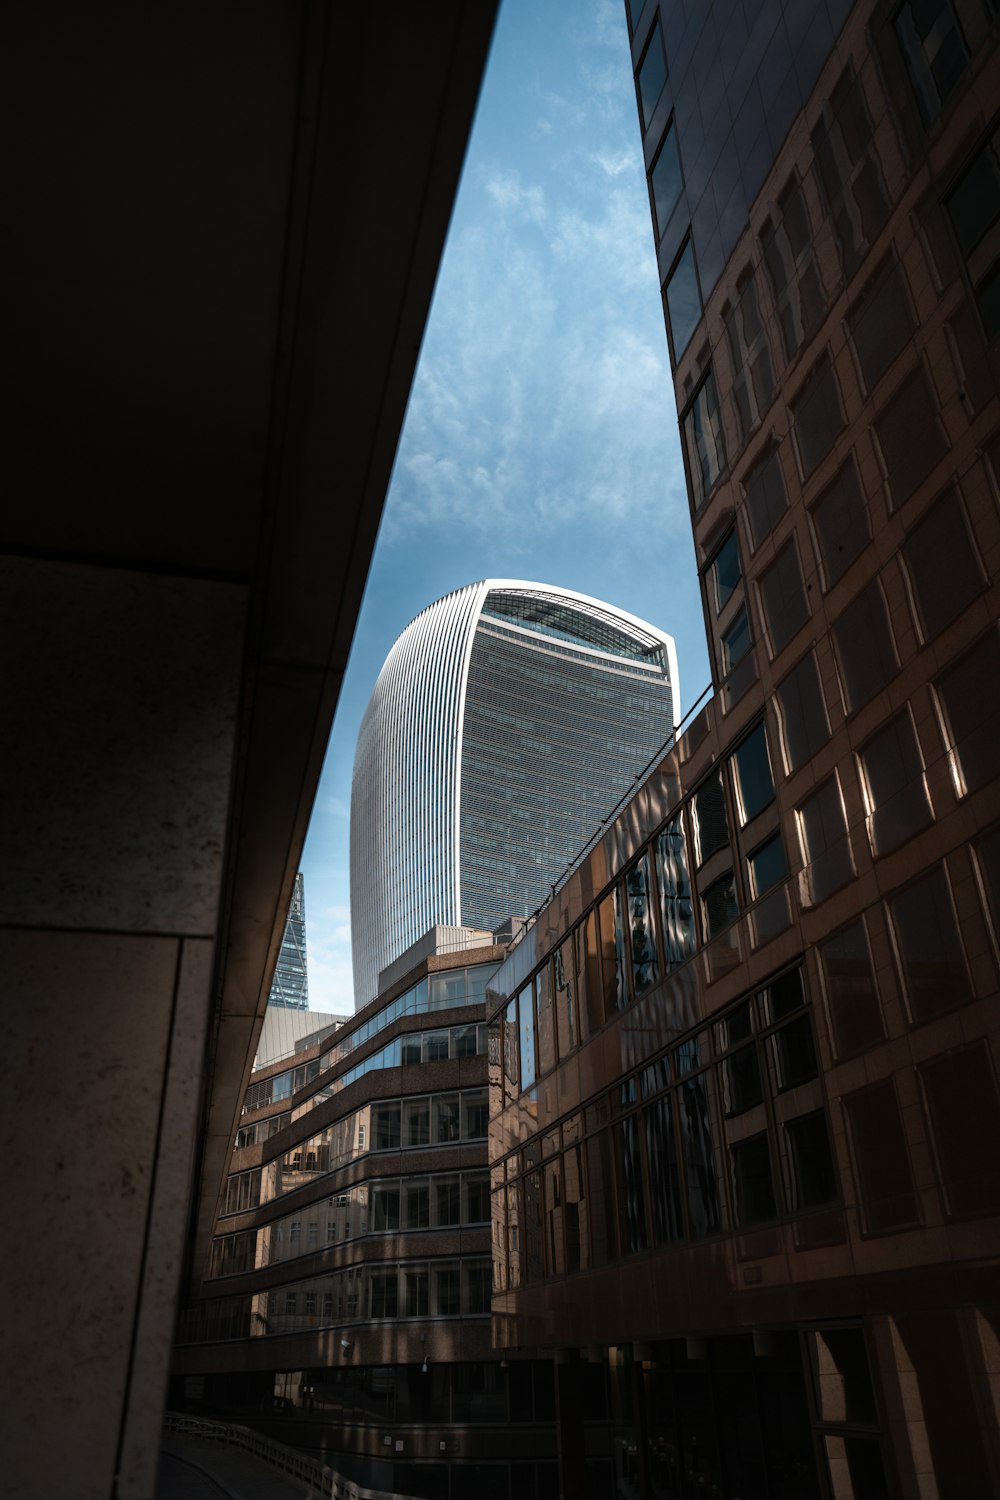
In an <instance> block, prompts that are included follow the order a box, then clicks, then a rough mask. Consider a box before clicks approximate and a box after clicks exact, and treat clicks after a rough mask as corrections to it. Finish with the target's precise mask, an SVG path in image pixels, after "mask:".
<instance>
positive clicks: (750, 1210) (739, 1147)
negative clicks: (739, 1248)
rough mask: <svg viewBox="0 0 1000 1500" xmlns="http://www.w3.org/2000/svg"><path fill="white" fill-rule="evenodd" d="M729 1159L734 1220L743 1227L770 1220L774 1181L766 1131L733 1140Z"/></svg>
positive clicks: (773, 1206) (772, 1214) (773, 1210)
mask: <svg viewBox="0 0 1000 1500" xmlns="http://www.w3.org/2000/svg"><path fill="white" fill-rule="evenodd" d="M729 1158H730V1162H731V1164H732V1173H733V1200H734V1207H735V1209H736V1222H737V1223H738V1224H739V1225H741V1226H746V1225H750V1224H760V1223H761V1222H763V1221H764V1220H765V1219H773V1218H774V1215H775V1204H774V1184H773V1182H772V1180H771V1155H770V1151H769V1149H768V1144H767V1133H766V1131H765V1132H761V1134H760V1135H754V1136H751V1137H750V1139H749V1140H746V1141H739V1142H735V1143H734V1144H733V1145H731V1146H730V1147H729Z"/></svg>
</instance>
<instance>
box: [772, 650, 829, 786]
mask: <svg viewBox="0 0 1000 1500" xmlns="http://www.w3.org/2000/svg"><path fill="white" fill-rule="evenodd" d="M775 703H776V706H777V709H778V717H779V719H780V720H781V742H782V747H783V749H784V753H785V764H786V767H787V769H788V771H789V772H792V771H797V770H798V768H799V767H800V766H802V765H804V764H805V763H806V761H807V760H809V759H810V758H811V757H812V756H813V755H815V753H816V751H817V750H819V749H820V748H821V747H822V746H823V745H825V744H826V742H827V740H828V739H829V738H830V720H829V718H828V717H827V712H826V701H825V699H824V697H823V686H822V683H821V682H820V677H819V667H818V665H817V662H816V655H815V652H813V651H808V652H807V653H806V655H805V656H804V657H803V658H802V660H801V661H800V662H799V663H798V665H797V666H794V667H793V668H792V670H791V671H790V672H789V673H788V675H787V676H786V677H785V678H784V679H783V680H782V681H781V682H780V683H779V684H778V687H777V690H776V692H775Z"/></svg>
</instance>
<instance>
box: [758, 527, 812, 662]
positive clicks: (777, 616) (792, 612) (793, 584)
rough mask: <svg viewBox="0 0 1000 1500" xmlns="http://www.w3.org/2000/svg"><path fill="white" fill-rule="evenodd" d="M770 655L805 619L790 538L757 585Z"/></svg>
mask: <svg viewBox="0 0 1000 1500" xmlns="http://www.w3.org/2000/svg"><path fill="white" fill-rule="evenodd" d="M757 588H758V591H759V594H760V603H761V610H762V613H763V615H764V623H765V625H766V627H767V633H768V638H769V641H770V646H771V655H772V656H777V655H778V653H779V651H782V650H783V649H784V647H785V646H787V645H788V642H789V641H790V640H791V639H792V637H793V636H794V635H796V634H797V633H798V631H800V630H801V629H802V626H803V625H804V624H805V623H806V621H807V620H808V618H809V605H808V603H807V602H806V591H805V588H804V587H803V583H802V570H801V568H800V567H799V554H798V551H797V550H796V547H795V539H794V537H792V538H790V540H789V541H788V542H786V543H785V545H784V547H783V548H782V549H781V551H780V552H779V553H778V555H777V557H776V558H775V559H774V562H773V563H771V565H770V567H769V568H768V569H767V570H766V571H765V572H764V573H762V574H761V575H760V579H759V581H758V584H757Z"/></svg>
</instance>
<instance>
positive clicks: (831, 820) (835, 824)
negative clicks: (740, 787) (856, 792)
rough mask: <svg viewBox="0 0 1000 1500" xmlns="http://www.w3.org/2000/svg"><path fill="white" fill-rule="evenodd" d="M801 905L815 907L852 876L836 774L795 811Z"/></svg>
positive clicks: (849, 843) (842, 805)
mask: <svg viewBox="0 0 1000 1500" xmlns="http://www.w3.org/2000/svg"><path fill="white" fill-rule="evenodd" d="M795 816H796V819H797V822H798V828H799V842H800V843H801V845H802V858H803V862H804V865H805V868H804V870H803V872H802V882H801V884H802V891H803V900H804V902H805V904H808V905H811V906H816V905H818V904H819V902H820V901H825V900H826V898H827V896H830V895H832V894H833V892H834V891H838V890H840V888H841V887H842V886H844V885H846V884H847V882H848V881H849V880H851V879H853V877H854V873H855V870H854V856H853V853H852V851H851V841H850V836H849V834H848V831H847V815H846V813H845V811H844V799H843V796H842V795H841V791H840V782H839V780H838V778H837V773H836V772H834V774H833V775H832V776H831V777H829V778H828V779H827V780H826V781H824V782H823V783H822V784H821V785H820V786H819V787H817V789H816V790H815V791H814V792H813V793H812V795H811V796H810V797H807V798H806V800H805V801H804V802H803V803H802V805H801V807H799V808H797V809H796V814H795Z"/></svg>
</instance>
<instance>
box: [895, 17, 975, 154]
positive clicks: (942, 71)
mask: <svg viewBox="0 0 1000 1500" xmlns="http://www.w3.org/2000/svg"><path fill="white" fill-rule="evenodd" d="M894 24H895V27H896V35H897V37H898V38H899V45H900V49H901V50H902V53H903V57H904V58H905V60H906V66H907V70H908V72H909V74H910V82H911V83H912V85H913V92H914V93H915V95H916V98H917V104H918V105H919V107H920V113H921V115H922V116H923V120H924V124H925V125H929V124H930V123H931V121H932V120H935V119H936V118H937V116H938V114H939V113H940V110H941V106H942V105H943V104H944V102H945V100H947V99H949V98H950V97H951V94H952V93H953V91H954V89H955V86H956V85H957V83H958V81H959V79H960V78H961V76H962V74H963V73H964V72H965V68H966V64H967V63H968V60H969V54H968V52H967V50H966V46H965V41H964V40H963V37H962V33H961V31H960V30H959V28H958V22H957V21H956V19H955V15H954V12H953V11H952V8H951V6H950V4H949V3H948V0H905V3H904V4H903V5H902V6H901V7H900V9H899V10H898V11H897V13H896V18H895V23H894Z"/></svg>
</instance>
